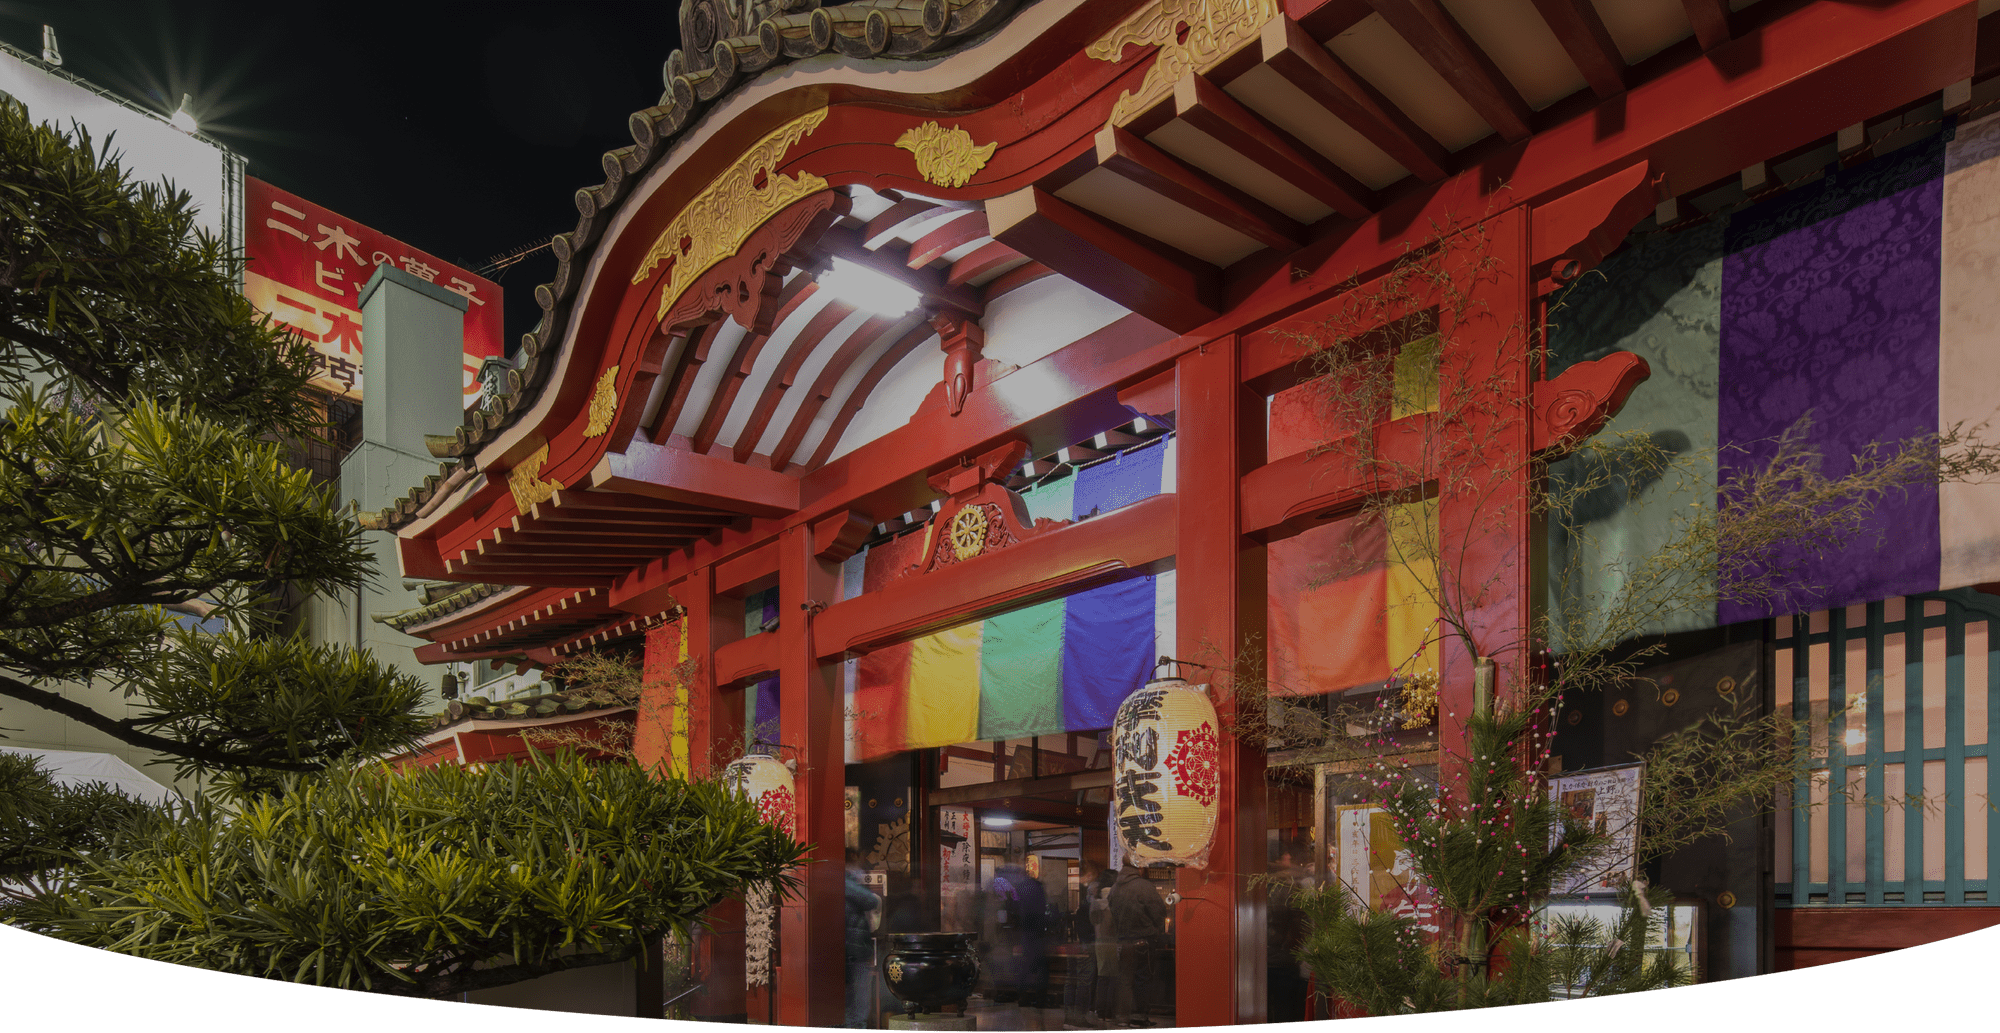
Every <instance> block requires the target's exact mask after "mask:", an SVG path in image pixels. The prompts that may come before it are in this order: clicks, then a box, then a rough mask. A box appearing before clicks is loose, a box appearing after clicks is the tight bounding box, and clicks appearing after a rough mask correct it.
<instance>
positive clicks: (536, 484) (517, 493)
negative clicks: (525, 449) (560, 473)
mask: <svg viewBox="0 0 2000 1033" xmlns="http://www.w3.org/2000/svg"><path fill="white" fill-rule="evenodd" d="M548 461H549V446H547V445H543V446H542V447H540V448H538V449H536V450H535V454H534V455H531V456H529V457H528V458H526V459H523V460H521V461H520V462H518V463H515V464H514V468H513V469H512V470H509V471H507V490H509V491H511V492H513V493H514V505H515V506H516V507H517V508H519V509H520V511H521V512H523V513H526V512H527V511H528V507H529V506H532V505H534V504H535V503H537V502H547V501H548V500H549V497H550V496H552V495H554V494H555V493H556V492H557V491H560V490H561V489H562V482H561V481H545V480H542V464H544V463H547V462H548Z"/></svg>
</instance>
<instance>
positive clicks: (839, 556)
mask: <svg viewBox="0 0 2000 1033" xmlns="http://www.w3.org/2000/svg"><path fill="white" fill-rule="evenodd" d="M874 527H875V521H874V520H873V519H871V518H870V517H869V516H868V515H867V514H865V513H856V512H855V511H853V510H851V509H843V510H841V511H839V512H837V513H829V514H827V515H826V516H823V517H820V518H819V519H818V520H815V521H813V523H812V536H813V555H815V556H818V557H819V558H820V559H823V560H828V561H831V562H833V563H844V562H846V561H847V559H848V558H849V557H851V556H853V555H854V554H855V553H856V552H859V551H861V543H862V542H863V541H865V540H867V538H868V532H869V531H871V530H873V529H874Z"/></svg>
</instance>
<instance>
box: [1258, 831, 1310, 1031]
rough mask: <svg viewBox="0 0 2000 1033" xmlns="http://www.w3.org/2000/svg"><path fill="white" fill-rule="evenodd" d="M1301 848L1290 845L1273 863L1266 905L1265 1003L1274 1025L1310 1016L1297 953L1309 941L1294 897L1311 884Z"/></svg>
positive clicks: (1302, 915) (1303, 973) (1303, 1019)
mask: <svg viewBox="0 0 2000 1033" xmlns="http://www.w3.org/2000/svg"><path fill="white" fill-rule="evenodd" d="M1302 852H1303V851H1302V850H1301V848H1300V847H1299V846H1298V845H1297V844H1294V843H1286V844H1285V845H1283V846H1281V847H1279V848H1278V856H1277V858H1276V859H1275V860H1274V861H1273V862H1272V864H1271V872H1270V876H1269V878H1270V883H1269V887H1270V888H1269V890H1268V891H1267V892H1266V895H1265V897H1264V903H1265V909H1264V913H1265V921H1266V925H1265V927H1264V928H1265V935H1266V937H1267V939H1266V940H1265V950H1266V951H1267V953H1266V954H1265V958H1264V964H1265V966H1266V973H1265V974H1266V982H1265V984H1264V985H1265V1004H1266V1015H1267V1016H1268V1020H1267V1021H1270V1022H1303V1021H1305V1017H1306V977H1305V972H1304V971H1303V968H1302V966H1301V965H1300V963H1299V959H1298V956H1297V954H1296V953H1295V952H1296V951H1297V950H1298V949H1299V947H1300V946H1301V945H1302V944H1304V942H1305V924H1306V921H1305V914H1304V913H1303V912H1301V911H1300V910H1299V908H1298V906H1297V903H1296V902H1295V900H1294V898H1296V897H1297V896H1298V893H1299V891H1300V890H1301V889H1304V888H1305V886H1306V883H1307V879H1308V875H1307V873H1306V871H1305V870H1304V869H1302V868H1300V867H1299V866H1298V863H1297V855H1298V854H1299V853H1302Z"/></svg>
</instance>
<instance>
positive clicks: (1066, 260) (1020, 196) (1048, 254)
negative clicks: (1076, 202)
mask: <svg viewBox="0 0 2000 1033" xmlns="http://www.w3.org/2000/svg"><path fill="white" fill-rule="evenodd" d="M986 218H987V222H988V223H989V224H990V225H991V226H992V228H993V236H994V237H995V239H997V240H1000V241H1001V242H1003V243H1005V244H1006V245H1007V246H1009V247H1011V248H1013V249H1014V250H1016V251H1019V252H1020V253H1022V254H1024V255H1027V256H1028V257H1029V258H1032V259H1034V260H1036V261H1038V262H1041V263H1042V264H1044V265H1046V266H1048V267H1049V268H1051V269H1054V270H1056V271H1057V272H1060V273H1062V274H1063V275H1065V276H1067V277H1069V278H1070V279H1072V280H1075V281H1076V282H1078V283H1080V284H1083V285H1084V286H1085V287H1088V288H1090V289H1091V290H1094V291H1096V292H1097V293H1099V294H1102V295H1104V296H1105V297H1106V298H1109V299H1111V300H1112V301H1115V302H1117V303H1118V304H1120V305H1123V306H1125V307H1126V308H1128V309H1131V310H1132V311H1134V312H1137V313H1139V314H1140V315H1142V316H1145V317H1146V318H1148V319H1150V320H1152V321H1153V322H1155V323H1158V324H1160V325H1161V326H1164V327H1166V328H1167V329H1169V330H1173V331H1175V332H1186V331H1188V330H1192V329H1194V328H1195V327H1197V326H1200V325H1201V324H1203V323H1206V322H1208V321H1209V320H1211V319H1214V318H1215V317H1216V316H1218V315H1220V314H1221V312H1222V308H1221V303H1220V299H1219V298H1218V297H1217V280H1218V277H1217V273H1216V271H1215V267H1213V266H1211V265H1209V264H1208V263H1206V262H1201V261H1197V260H1195V259H1193V258H1190V257H1188V256H1186V255H1182V254H1180V253H1179V252H1177V251H1174V250H1173V249H1172V248H1168V247H1166V246H1164V245H1161V244H1158V243H1156V242H1151V241H1142V240H1140V239H1139V238H1138V237H1137V236H1136V235H1135V234H1132V233H1129V232H1127V231H1125V230H1123V229H1119V228H1115V227H1113V226H1111V225H1109V224H1107V223H1105V222H1103V221H1100V220H1099V219H1098V218H1097V217H1095V216H1093V215H1091V214H1089V213H1088V212H1084V211H1081V210H1079V209H1076V208H1073V207H1071V206H1070V205H1069V204H1067V203H1065V202H1063V201H1061V200H1058V199H1057V198H1056V197H1055V196H1054V195H1051V194H1046V193H1043V192H1042V191H1041V189H1040V188H1038V187H1028V188H1027V189H1025V190H1018V191H1015V192H1014V193H1011V194H1008V195H1006V196H1005V197H995V198H992V199H990V200H988V201H987V202H986Z"/></svg>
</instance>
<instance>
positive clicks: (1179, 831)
mask: <svg viewBox="0 0 2000 1033" xmlns="http://www.w3.org/2000/svg"><path fill="white" fill-rule="evenodd" d="M1111 750H1112V758H1113V764H1112V773H1113V778H1114V781H1113V783H1112V791H1113V804H1114V806H1113V809H1112V830H1113V832H1114V833H1115V834H1116V835H1117V837H1118V842H1117V844H1116V845H1117V846H1118V847H1119V848H1121V849H1120V851H1119V852H1120V853H1121V854H1122V855H1123V856H1124V859H1125V863H1127V864H1132V865H1138V866H1141V867H1145V866H1151V865H1183V866H1188V867H1194V868H1202V867H1206V866H1207V864H1208V848H1209V845H1210V844H1211V843H1212V842H1214V840H1215V825H1216V820H1217V817H1218V807H1217V804H1218V798H1219V796H1220V795H1221V783H1222V767H1221V760H1222V738H1221V722H1220V721H1219V720H1217V718H1216V714H1215V704H1213V703H1211V702H1209V699H1208V687H1207V686H1205V685H1189V684H1188V683H1187V682H1185V681H1183V680H1181V679H1179V678H1160V679H1155V680H1153V681H1150V682H1147V683H1146V687H1145V688H1143V689H1140V690H1139V691H1137V692H1135V693H1133V694H1132V695H1130V696H1127V697H1125V702H1124V703H1122V704H1119V707H1118V715H1117V717H1116V718H1114V719H1113V721H1112V725H1111Z"/></svg>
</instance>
